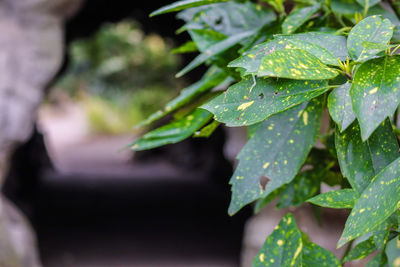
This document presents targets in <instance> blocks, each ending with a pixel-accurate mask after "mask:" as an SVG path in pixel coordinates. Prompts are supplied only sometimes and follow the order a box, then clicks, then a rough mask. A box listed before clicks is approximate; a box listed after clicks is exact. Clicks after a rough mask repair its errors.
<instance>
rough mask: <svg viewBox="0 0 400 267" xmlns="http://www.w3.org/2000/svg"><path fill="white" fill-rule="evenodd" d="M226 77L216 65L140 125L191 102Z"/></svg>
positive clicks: (151, 121) (140, 124) (147, 123)
mask: <svg viewBox="0 0 400 267" xmlns="http://www.w3.org/2000/svg"><path fill="white" fill-rule="evenodd" d="M226 79H227V75H226V73H225V72H223V71H222V70H220V69H218V68H215V67H212V68H210V69H209V70H208V71H207V72H206V74H204V76H203V77H202V78H201V79H200V80H199V81H197V82H195V83H193V84H192V85H190V86H189V87H187V88H185V89H183V90H182V91H181V92H180V94H179V95H178V96H177V97H176V98H174V99H173V100H171V101H170V102H168V103H167V104H166V105H165V107H164V109H163V110H158V111H157V112H155V113H153V114H151V115H150V116H149V117H148V118H147V119H146V120H144V121H142V122H141V123H139V125H138V127H141V126H145V125H149V124H150V123H153V122H154V121H156V120H159V119H160V118H162V117H164V116H165V115H167V114H169V113H171V112H173V111H175V110H177V109H178V108H180V107H182V106H184V105H185V104H187V103H189V102H190V101H192V100H193V99H195V98H196V97H199V96H201V95H203V94H204V93H206V92H208V91H210V90H211V89H213V88H214V87H216V86H218V85H219V84H221V83H222V82H223V81H224V80H226Z"/></svg>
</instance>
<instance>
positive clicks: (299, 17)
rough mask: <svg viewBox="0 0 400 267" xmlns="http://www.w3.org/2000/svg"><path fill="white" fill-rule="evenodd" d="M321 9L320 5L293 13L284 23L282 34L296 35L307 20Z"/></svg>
mask: <svg viewBox="0 0 400 267" xmlns="http://www.w3.org/2000/svg"><path fill="white" fill-rule="evenodd" d="M320 8H321V5H320V4H316V5H314V6H309V7H304V8H299V9H298V10H296V11H294V12H292V13H291V14H290V15H289V16H287V17H286V18H285V20H284V21H283V23H282V32H283V33H284V34H290V33H294V32H295V31H296V30H297V29H298V28H300V27H301V26H302V25H303V24H304V23H305V22H306V21H307V20H309V19H310V17H311V16H312V15H314V13H315V12H317V11H318V10H319V9H320Z"/></svg>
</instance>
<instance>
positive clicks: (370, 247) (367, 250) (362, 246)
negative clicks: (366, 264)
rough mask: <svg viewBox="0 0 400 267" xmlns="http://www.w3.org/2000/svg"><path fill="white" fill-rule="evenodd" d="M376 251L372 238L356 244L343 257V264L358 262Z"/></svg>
mask: <svg viewBox="0 0 400 267" xmlns="http://www.w3.org/2000/svg"><path fill="white" fill-rule="evenodd" d="M375 250H376V247H375V243H374V240H373V238H372V237H370V238H369V239H367V240H365V241H363V242H361V243H359V244H357V245H356V246H355V247H354V248H353V249H352V250H350V252H349V254H347V255H346V257H344V259H343V262H348V261H353V260H359V259H363V258H365V257H367V256H368V255H369V254H371V253H372V252H374V251H375Z"/></svg>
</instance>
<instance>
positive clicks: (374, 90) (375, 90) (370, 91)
mask: <svg viewBox="0 0 400 267" xmlns="http://www.w3.org/2000/svg"><path fill="white" fill-rule="evenodd" d="M376 92H378V87H375V88H374V89H371V90H369V94H370V95H372V94H375V93H376Z"/></svg>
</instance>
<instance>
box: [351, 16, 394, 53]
mask: <svg viewBox="0 0 400 267" xmlns="http://www.w3.org/2000/svg"><path fill="white" fill-rule="evenodd" d="M392 35H393V25H392V23H391V22H390V20H388V19H383V18H382V16H370V17H368V18H365V19H363V20H362V21H360V22H359V23H358V24H357V25H356V26H354V28H353V29H352V30H351V31H350V33H349V37H348V38H347V49H348V50H349V53H350V56H351V57H352V59H354V60H356V61H365V60H366V59H368V58H370V56H371V55H372V52H371V51H369V50H365V48H364V47H363V43H364V42H372V43H381V44H384V45H385V44H387V43H388V42H389V41H390V39H391V38H392Z"/></svg>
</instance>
